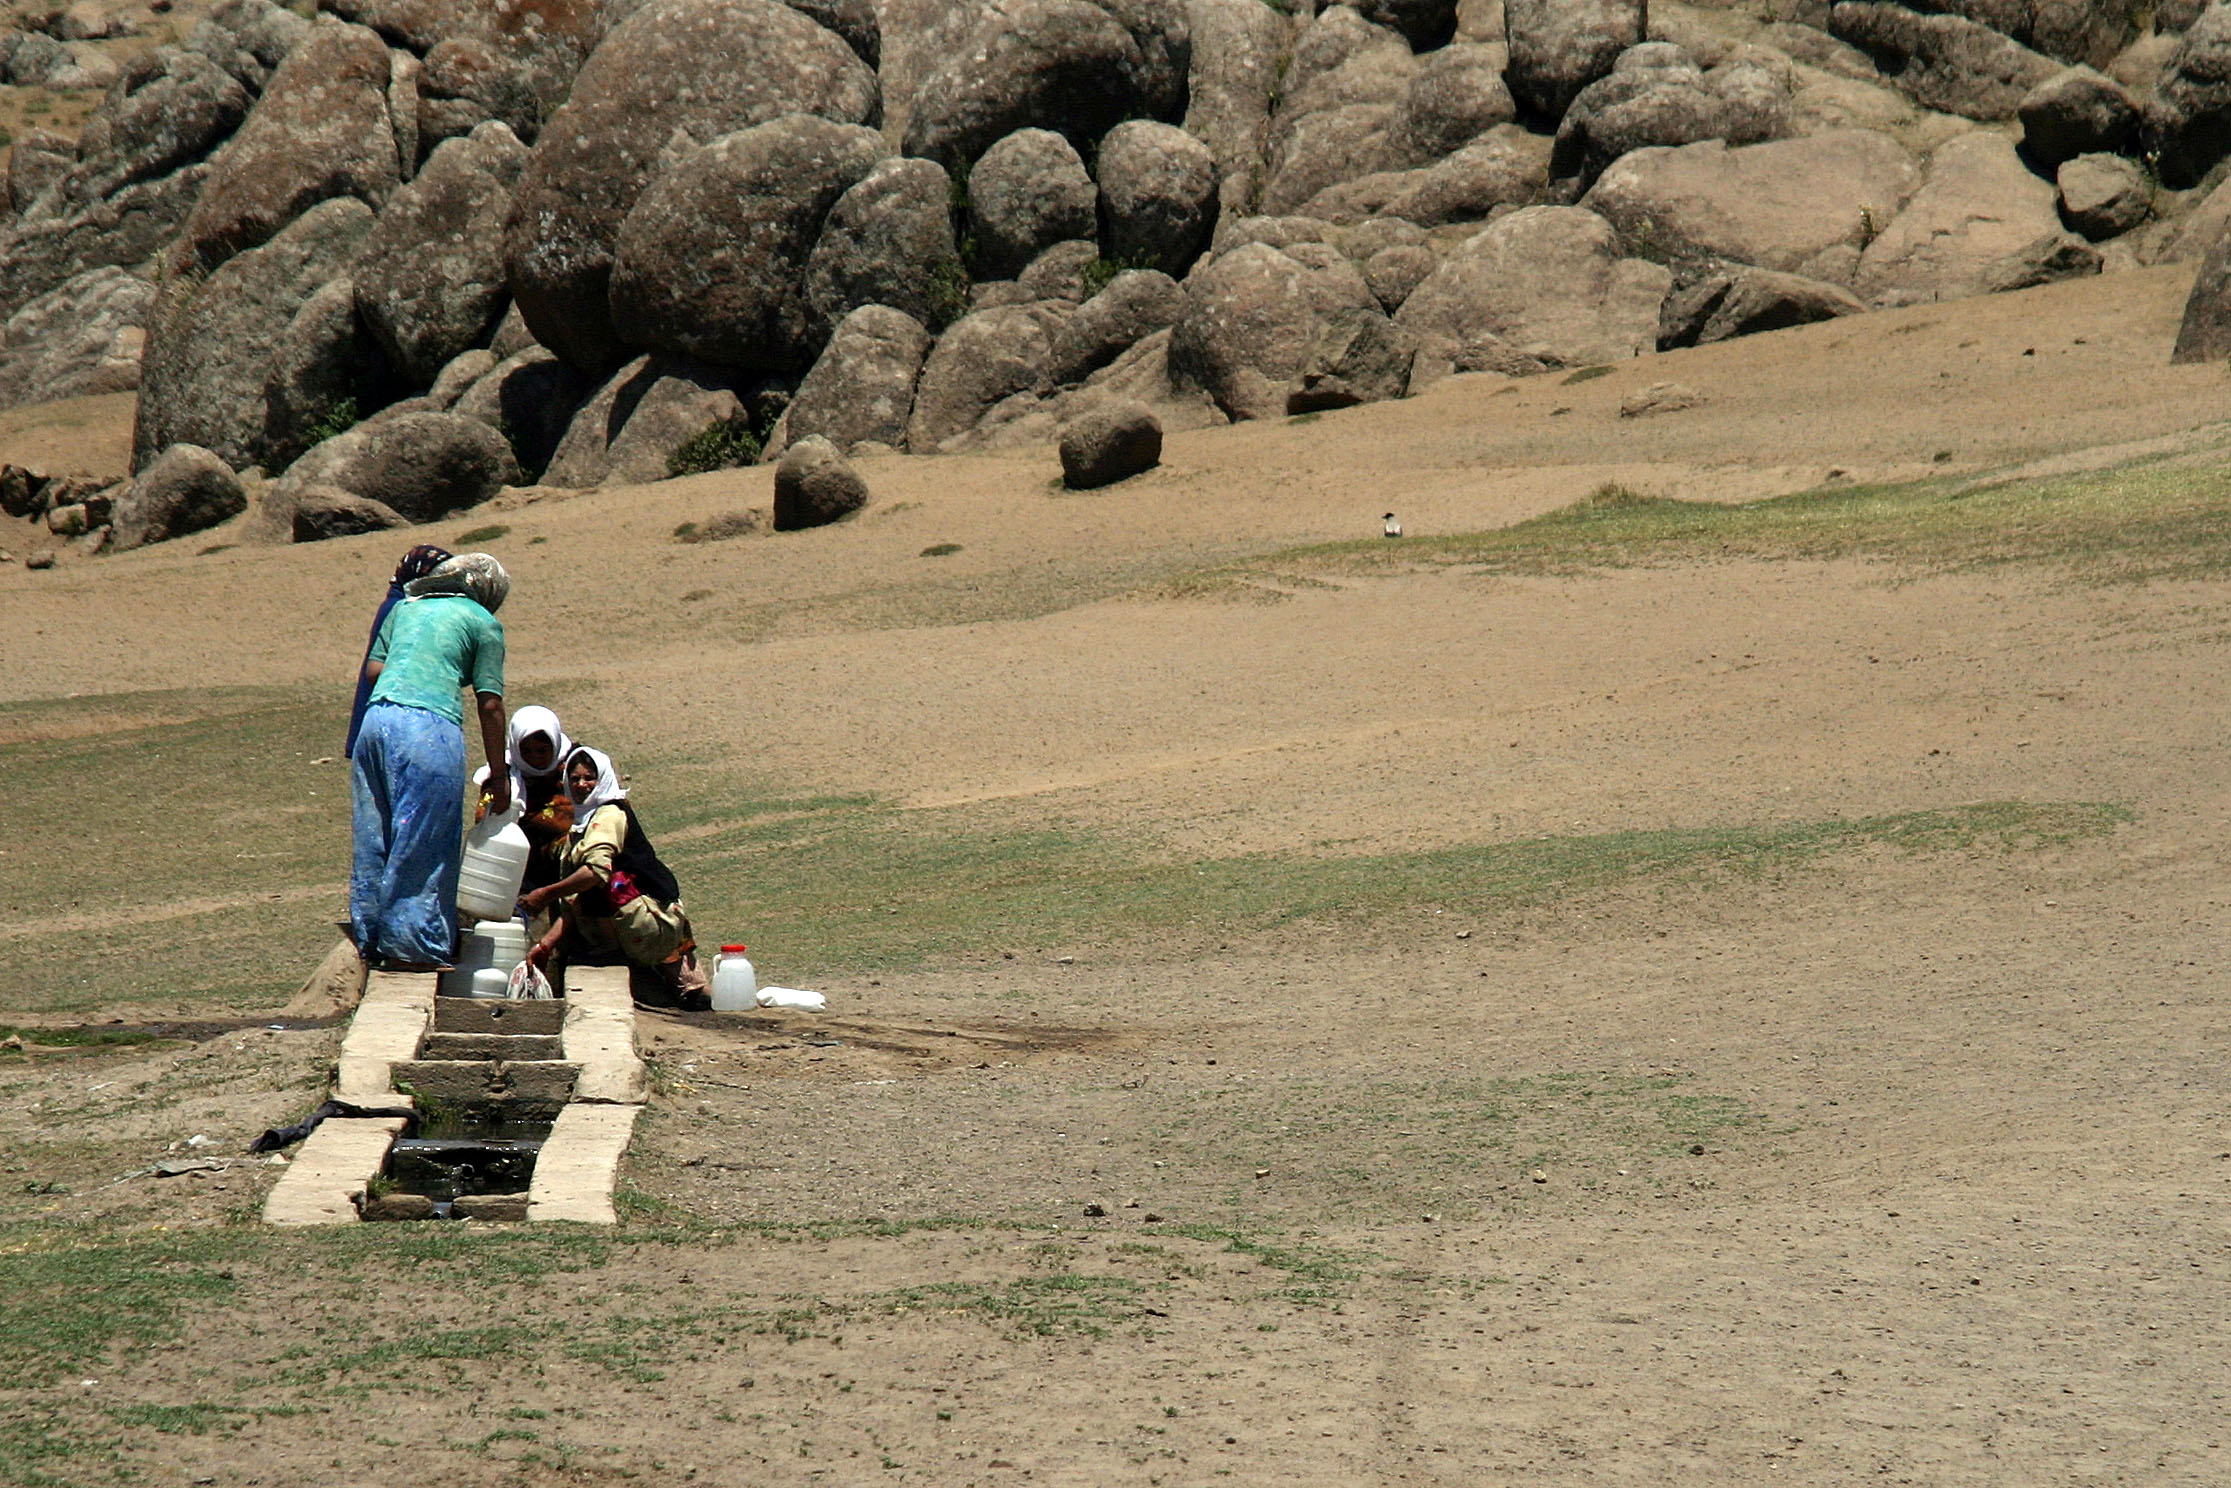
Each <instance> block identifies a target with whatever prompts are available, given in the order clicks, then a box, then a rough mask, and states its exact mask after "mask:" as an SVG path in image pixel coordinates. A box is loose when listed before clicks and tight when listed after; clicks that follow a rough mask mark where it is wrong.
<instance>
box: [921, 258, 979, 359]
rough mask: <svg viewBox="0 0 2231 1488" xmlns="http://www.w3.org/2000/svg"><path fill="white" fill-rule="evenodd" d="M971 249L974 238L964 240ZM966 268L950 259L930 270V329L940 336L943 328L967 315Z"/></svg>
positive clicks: (958, 261)
mask: <svg viewBox="0 0 2231 1488" xmlns="http://www.w3.org/2000/svg"><path fill="white" fill-rule="evenodd" d="M964 241H965V244H966V246H967V247H969V248H971V249H973V248H974V247H975V245H976V240H975V239H974V238H969V239H966V240H964ZM968 289H969V280H968V268H967V266H966V265H965V264H964V263H963V262H962V260H960V259H958V258H950V259H947V260H946V261H945V262H943V263H941V264H939V265H938V266H937V267H936V268H934V269H932V270H930V329H931V330H932V331H933V332H936V333H938V334H940V335H942V334H943V333H944V331H945V328H946V327H947V326H949V325H951V324H952V323H953V322H954V321H956V320H959V319H960V318H961V317H962V316H964V315H966V314H967V313H968Z"/></svg>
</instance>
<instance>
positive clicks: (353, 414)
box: [302, 398, 364, 449]
mask: <svg viewBox="0 0 2231 1488" xmlns="http://www.w3.org/2000/svg"><path fill="white" fill-rule="evenodd" d="M363 421H364V415H363V413H362V411H361V410H360V409H359V408H358V406H357V402H356V399H354V398H343V399H341V400H340V401H339V402H337V403H335V404H334V405H333V406H332V407H330V408H328V409H326V411H325V412H324V413H323V414H322V415H320V416H319V417H318V418H317V419H316V420H314V421H313V422H312V423H311V424H310V426H309V427H308V428H307V429H304V430H303V431H302V447H303V448H304V449H314V448H316V447H317V446H318V445H321V444H323V443H325V442H326V441H327V440H328V439H338V438H340V437H341V436H342V435H343V434H346V433H348V432H349V430H351V429H353V428H355V427H356V426H357V425H358V424H360V423H362V422H363Z"/></svg>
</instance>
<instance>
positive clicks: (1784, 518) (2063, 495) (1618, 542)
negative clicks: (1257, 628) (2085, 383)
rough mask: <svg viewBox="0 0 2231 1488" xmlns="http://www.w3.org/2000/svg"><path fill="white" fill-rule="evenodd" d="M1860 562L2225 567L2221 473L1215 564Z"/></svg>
mask: <svg viewBox="0 0 2231 1488" xmlns="http://www.w3.org/2000/svg"><path fill="white" fill-rule="evenodd" d="M1788 559H1800V560H1805V561H1808V562H1824V561H1830V560H1836V559H1860V560H1865V561H1869V562H1875V563H1880V564H1882V565H1884V566H1885V567H1886V568H1888V569H1890V570H1892V571H1894V572H1896V573H1900V574H1908V575H1910V574H1917V573H1946V572H1959V571H1968V570H1976V569H1987V568H1997V567H2004V566H2008V565H2013V564H2025V565H2036V566H2041V567H2046V568H2051V569H2056V570H2059V571H2060V572H2062V573H2064V574H2066V575H2068V576H2069V577H2071V578H2074V579H2078V580H2081V581H2084V582H2090V583H2144V582H2148V581H2152V580H2158V579H2199V578H2208V577H2212V576H2216V575H2220V574H2223V573H2225V572H2231V475H2226V474H2225V473H2224V472H2223V470H2222V469H2221V468H2220V467H2219V466H2216V465H2212V464H2210V465H2185V464H2159V465H2151V466H2140V467H2135V468H2128V469H2123V470H2115V471H2108V472H2102V473H2097V474H2087V475H2076V476H2064V477H2056V478H2053V479H2049V480H1996V481H1994V480H1988V479H1985V480H1968V479H1959V478H1954V477H1939V478H1936V479H1931V480H1924V481H1916V482H1911V483H1904V484H1896V485H1842V484H1839V485H1835V486H1824V487H1821V488H1819V489H1817V490H1812V491H1806V492H1803V493H1801V494H1798V495H1794V496H1781V497H1775V498H1773V499H1771V500H1765V501H1750V502H1741V503H1733V504H1727V505H1722V504H1719V503H1714V502H1701V501H1677V500H1673V499H1670V498H1664V497H1652V496H1645V495H1642V494H1640V493H1637V492H1635V491H1632V490H1629V489H1627V488H1625V487H1620V486H1606V487H1602V488H1600V489H1598V490H1597V491H1595V492H1593V493H1591V494H1590V495H1588V496H1587V497H1584V498H1583V499H1581V500H1580V501H1577V502H1575V503H1574V504H1572V505H1571V506H1568V507H1565V508H1563V509H1561V510H1558V511H1554V512H1550V513H1548V514H1547V515H1545V516H1540V517H1536V518H1534V519H1533V520H1531V521H1526V522H1519V523H1516V524H1514V525H1513V526H1510V527H1503V528H1497V529H1495V530H1493V531H1488V532H1471V533H1460V534H1453V535H1448V536H1440V537H1412V538H1408V539H1405V540H1404V541H1403V542H1402V543H1400V544H1393V543H1385V542H1380V541H1376V540H1363V541H1355V542H1344V543H1326V544H1320V545H1315V546H1311V547H1306V548H1294V549H1289V550H1287V551H1285V552H1282V553H1278V554H1275V555H1273V556H1271V557H1269V558H1267V559H1263V560H1259V561H1256V562H1252V563H1248V564H1243V565H1237V566H1235V567H1234V568H1233V569H1228V570H1223V571H1222V572H1225V573H1227V574H1232V573H1254V574H1265V573H1275V572H1276V571H1278V570H1280V569H1298V570H1301V571H1305V572H1306V571H1310V570H1316V571H1320V572H1325V571H1330V572H1342V573H1364V572H1372V571H1378V570H1386V569H1395V568H1412V567H1418V566H1421V565H1434V564H1447V565H1454V566H1464V567H1473V568H1477V569H1479V570H1480V571H1482V572H1485V573H1496V574H1572V573H1583V572H1586V571H1588V570H1590V569H1605V568H1638V567H1651V566H1659V565H1666V564H1675V563H1698V562H1705V563H1709V562H1726V561H1730V560H1755V561H1777V560H1788Z"/></svg>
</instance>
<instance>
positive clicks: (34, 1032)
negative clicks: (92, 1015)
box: [0, 1023, 163, 1053]
mask: <svg viewBox="0 0 2231 1488" xmlns="http://www.w3.org/2000/svg"><path fill="white" fill-rule="evenodd" d="M10 1037H14V1038H20V1039H22V1040H23V1041H24V1042H25V1043H27V1044H39V1045H43V1046H44V1047H46V1048H49V1049H123V1048H130V1047H132V1046H133V1045H136V1044H151V1043H156V1042H159V1041H161V1039H162V1037H163V1036H162V1035H161V1034H159V1033H147V1032H144V1031H142V1030H138V1029H116V1028H17V1027H14V1026H13V1025H11V1024H7V1023H0V1039H5V1038H10ZM13 1052H19V1051H13V1050H0V1053H13Z"/></svg>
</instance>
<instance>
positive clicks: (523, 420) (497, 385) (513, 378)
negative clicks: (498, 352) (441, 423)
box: [451, 346, 593, 482]
mask: <svg viewBox="0 0 2231 1488" xmlns="http://www.w3.org/2000/svg"><path fill="white" fill-rule="evenodd" d="M592 391H593V389H592V388H591V387H590V385H589V380H588V379H587V378H585V377H583V376H582V375H581V374H580V373H578V372H576V371H574V370H573V369H572V368H571V367H568V366H567V365H566V364H565V363H564V362H561V361H559V360H558V359H557V357H556V356H554V355H552V354H551V352H550V350H549V348H547V347H542V346H529V347H527V348H525V349H524V350H521V351H517V352H514V353H512V354H511V355H510V356H508V357H505V358H504V359H503V360H502V361H500V362H498V363H497V364H496V365H495V366H494V367H492V368H491V369H489V371H488V372H487V373H486V374H485V375H483V376H482V377H481V378H480V379H479V380H478V381H476V382H474V383H473V385H472V386H471V387H469V388H467V389H466V390H465V392H464V395H463V396H462V397H460V398H459V399H458V400H457V402H456V403H455V404H454V405H452V408H451V411H452V412H455V413H459V414H462V415H463V416H464V417H466V418H471V419H478V420H480V421H481V422H482V423H484V424H486V425H487V426H488V427H489V428H491V429H494V430H495V431H496V432H497V433H499V434H501V435H503V437H504V440H505V442H506V443H508V444H509V445H510V446H511V454H512V458H513V459H515V460H516V461H518V463H519V474H520V478H521V479H522V480H526V481H530V482H536V481H540V480H541V479H542V473H543V471H545V470H546V469H548V468H549V466H550V461H551V457H552V456H554V455H555V454H556V453H557V452H558V441H559V440H561V439H563V438H565V433H566V430H567V428H568V427H570V426H571V424H572V423H573V416H574V414H575V413H576V412H578V411H579V410H580V407H581V404H582V403H583V402H584V401H585V400H586V399H587V398H588V396H589V394H590V392H592Z"/></svg>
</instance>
